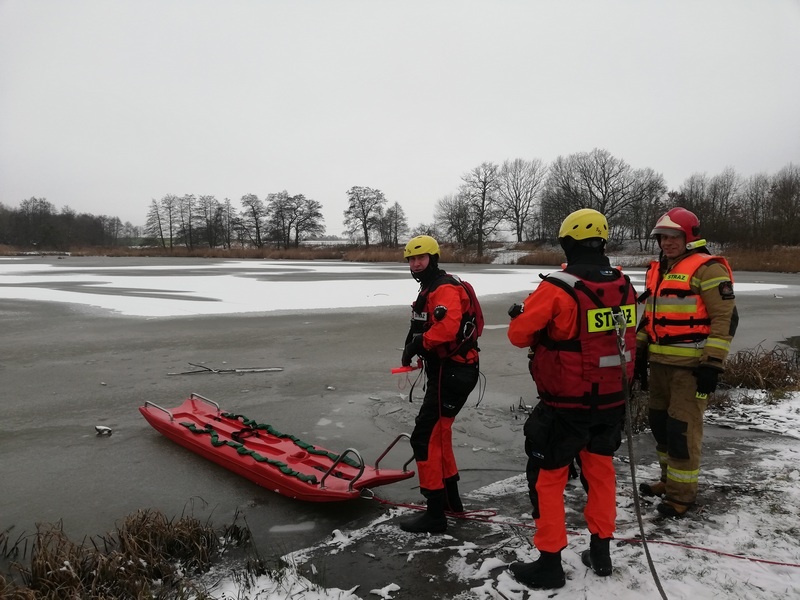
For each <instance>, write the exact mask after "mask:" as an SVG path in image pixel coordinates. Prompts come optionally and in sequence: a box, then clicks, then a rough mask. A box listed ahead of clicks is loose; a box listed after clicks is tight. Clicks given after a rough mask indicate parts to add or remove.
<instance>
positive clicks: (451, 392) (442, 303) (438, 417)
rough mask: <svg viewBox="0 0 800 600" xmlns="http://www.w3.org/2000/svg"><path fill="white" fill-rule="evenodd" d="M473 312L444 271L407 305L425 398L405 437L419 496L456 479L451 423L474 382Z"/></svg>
mask: <svg viewBox="0 0 800 600" xmlns="http://www.w3.org/2000/svg"><path fill="white" fill-rule="evenodd" d="M475 319H476V308H475V307H474V306H473V303H472V300H471V298H470V295H469V293H468V292H467V290H466V288H465V287H464V286H463V285H462V284H461V281H460V280H459V279H457V278H456V277H455V276H454V275H449V274H447V273H445V272H444V271H442V272H441V274H440V276H439V277H437V278H436V279H435V280H434V281H433V282H431V284H430V285H429V286H427V287H425V288H423V289H421V290H420V293H419V296H418V297H417V300H416V301H415V302H414V304H413V305H412V317H411V328H410V330H409V334H408V339H410V338H411V336H412V335H413V334H415V333H419V332H423V347H424V348H425V375H426V377H427V384H426V389H425V397H424V398H423V401H422V406H421V408H420V411H419V414H418V415H417V418H416V420H415V427H414V431H413V432H412V433H411V446H412V448H413V450H414V458H415V460H416V462H417V472H418V473H419V485H420V491H421V492H422V494H423V495H425V496H426V497H427V496H428V494H429V492H434V491H437V490H442V489H444V488H445V486H446V483H447V481H448V480H453V481H457V480H458V467H457V465H456V459H455V455H454V453H453V442H452V437H453V432H452V427H453V421H454V420H455V417H456V415H457V414H458V413H459V411H460V410H461V408H462V407H463V406H464V404H465V403H466V401H467V398H468V397H469V395H470V393H471V392H472V390H473V389H474V388H475V385H476V384H477V382H478V376H479V361H478V345H477V333H478V332H477V331H473V330H472V328H474V327H475V326H476V325H475Z"/></svg>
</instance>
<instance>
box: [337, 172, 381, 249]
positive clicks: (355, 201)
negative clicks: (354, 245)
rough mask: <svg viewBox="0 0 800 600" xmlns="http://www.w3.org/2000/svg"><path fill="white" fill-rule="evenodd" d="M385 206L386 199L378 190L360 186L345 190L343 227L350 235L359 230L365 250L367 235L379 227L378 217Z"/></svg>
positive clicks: (367, 242) (367, 243) (367, 241)
mask: <svg viewBox="0 0 800 600" xmlns="http://www.w3.org/2000/svg"><path fill="white" fill-rule="evenodd" d="M385 204H386V198H385V196H384V195H383V192H382V191H380V190H376V189H373V188H369V187H361V186H354V187H351V188H350V189H349V190H347V210H345V211H344V225H345V227H346V228H347V231H348V233H350V235H353V234H355V233H356V232H357V231H359V230H360V232H361V233H362V235H363V236H364V245H365V246H367V248H369V234H370V232H371V231H374V230H376V229H377V228H378V227H379V225H380V220H379V219H380V215H381V214H382V210H383V206H384V205H385Z"/></svg>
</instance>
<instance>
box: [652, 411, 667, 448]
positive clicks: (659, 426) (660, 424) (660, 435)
mask: <svg viewBox="0 0 800 600" xmlns="http://www.w3.org/2000/svg"><path fill="white" fill-rule="evenodd" d="M647 418H648V421H649V423H650V431H652V432H653V437H654V438H656V443H657V444H658V445H659V446H666V445H667V440H668V435H667V419H669V416H668V415H667V411H665V410H655V409H652V408H651V409H650V410H649V411H648V414H647Z"/></svg>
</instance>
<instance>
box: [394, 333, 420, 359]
mask: <svg viewBox="0 0 800 600" xmlns="http://www.w3.org/2000/svg"><path fill="white" fill-rule="evenodd" d="M423 352H425V347H424V346H423V345H422V334H421V333H415V334H414V335H413V336H412V337H411V341H410V342H408V343H407V344H406V347H405V348H403V358H401V359H400V363H401V364H402V365H403V366H404V367H410V366H411V359H412V358H414V357H415V356H417V355H420V356H421V355H422V353H423Z"/></svg>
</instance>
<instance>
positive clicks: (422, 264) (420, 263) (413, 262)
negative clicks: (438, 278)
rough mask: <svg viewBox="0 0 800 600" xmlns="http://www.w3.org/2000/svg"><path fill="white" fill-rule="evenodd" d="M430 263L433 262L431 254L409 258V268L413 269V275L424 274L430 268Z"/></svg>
mask: <svg viewBox="0 0 800 600" xmlns="http://www.w3.org/2000/svg"><path fill="white" fill-rule="evenodd" d="M430 262H431V255H430V254H419V255H417V256H409V257H408V267H409V268H410V269H411V272H412V273H422V272H423V271H424V270H425V269H427V268H428V265H429V264H430Z"/></svg>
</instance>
